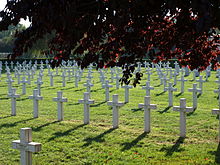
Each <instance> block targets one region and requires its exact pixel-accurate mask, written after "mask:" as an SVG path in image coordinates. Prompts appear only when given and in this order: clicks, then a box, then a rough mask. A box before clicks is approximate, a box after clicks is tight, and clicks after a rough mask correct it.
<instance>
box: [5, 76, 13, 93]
mask: <svg viewBox="0 0 220 165" xmlns="http://www.w3.org/2000/svg"><path fill="white" fill-rule="evenodd" d="M6 82H7V83H8V93H11V89H12V83H13V82H14V80H12V78H11V76H9V77H8V79H7V80H6Z"/></svg>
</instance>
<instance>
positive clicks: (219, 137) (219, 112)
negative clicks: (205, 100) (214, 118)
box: [212, 107, 220, 142]
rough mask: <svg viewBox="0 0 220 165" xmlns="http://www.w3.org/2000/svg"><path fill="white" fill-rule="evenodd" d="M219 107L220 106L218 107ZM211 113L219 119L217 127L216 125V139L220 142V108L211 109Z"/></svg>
mask: <svg viewBox="0 0 220 165" xmlns="http://www.w3.org/2000/svg"><path fill="white" fill-rule="evenodd" d="M219 108H220V107H219ZM212 114H213V115H218V120H219V127H218V141H219V142H220V109H213V110H212Z"/></svg>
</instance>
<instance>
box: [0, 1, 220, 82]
mask: <svg viewBox="0 0 220 165" xmlns="http://www.w3.org/2000/svg"><path fill="white" fill-rule="evenodd" d="M0 17H1V18H2V21H1V22H0V30H6V29H7V27H8V25H10V24H14V25H16V24H18V22H19V20H20V19H21V18H24V19H29V20H30V21H31V22H32V24H31V26H30V27H29V28H27V29H26V30H25V31H23V32H20V33H17V35H16V37H17V39H16V40H15V48H14V51H13V54H12V56H11V57H12V58H15V57H16V56H20V55H22V53H23V52H26V51H27V50H28V48H30V47H32V46H33V44H34V42H35V41H37V40H38V39H40V38H42V37H43V36H44V35H45V34H47V33H51V32H53V31H55V37H54V38H53V39H52V40H51V41H50V43H49V48H50V51H51V52H50V53H53V54H54V55H55V57H54V58H55V59H57V60H58V62H57V63H54V65H56V64H59V63H60V60H61V59H68V58H69V56H70V54H71V52H72V53H74V54H79V55H80V56H77V57H78V58H76V60H77V61H78V63H79V64H80V65H81V66H82V67H86V66H88V65H89V64H90V63H92V62H95V63H97V66H98V67H104V66H107V67H108V66H115V65H116V64H118V65H120V66H125V64H128V65H127V68H126V70H127V71H128V72H126V73H127V75H126V74H125V77H124V78H125V79H124V82H125V83H128V81H126V80H127V79H128V77H129V76H130V71H132V70H133V69H134V68H133V66H130V65H131V64H134V63H135V62H136V61H141V60H142V59H143V58H144V57H145V56H146V53H148V55H149V56H150V58H151V59H152V60H154V61H155V62H157V61H159V60H167V59H170V58H173V57H175V58H177V59H178V60H179V61H180V63H181V64H182V65H189V66H190V68H191V69H194V68H198V69H199V70H204V69H205V68H206V67H207V66H208V65H209V64H210V62H211V63H212V64H213V65H212V66H213V67H216V66H217V64H218V63H217V58H216V57H217V55H219V50H218V44H219V35H218V34H216V31H215V29H217V28H220V0H158V1H154V0H120V1H119V0H19V1H17V0H10V1H8V3H7V5H6V8H5V9H4V10H3V11H2V12H1V13H0ZM155 50H157V51H155Z"/></svg>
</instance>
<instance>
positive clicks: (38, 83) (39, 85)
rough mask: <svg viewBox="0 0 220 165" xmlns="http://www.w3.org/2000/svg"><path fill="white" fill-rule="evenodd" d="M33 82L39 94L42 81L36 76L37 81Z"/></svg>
mask: <svg viewBox="0 0 220 165" xmlns="http://www.w3.org/2000/svg"><path fill="white" fill-rule="evenodd" d="M35 84H37V89H38V92H39V95H41V85H42V84H43V81H41V79H40V78H38V79H37V81H36V82H35Z"/></svg>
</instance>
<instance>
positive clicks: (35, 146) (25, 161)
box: [12, 128, 41, 165]
mask: <svg viewBox="0 0 220 165" xmlns="http://www.w3.org/2000/svg"><path fill="white" fill-rule="evenodd" d="M12 148H13V149H18V150H20V159H21V160H20V163H21V165H32V153H34V152H40V151H41V143H36V142H32V130H31V128H21V130H20V140H14V141H12Z"/></svg>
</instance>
